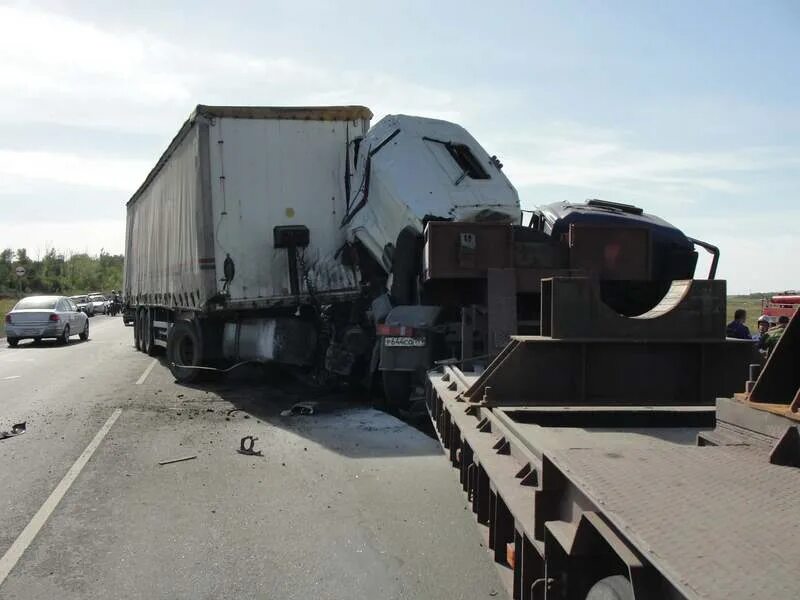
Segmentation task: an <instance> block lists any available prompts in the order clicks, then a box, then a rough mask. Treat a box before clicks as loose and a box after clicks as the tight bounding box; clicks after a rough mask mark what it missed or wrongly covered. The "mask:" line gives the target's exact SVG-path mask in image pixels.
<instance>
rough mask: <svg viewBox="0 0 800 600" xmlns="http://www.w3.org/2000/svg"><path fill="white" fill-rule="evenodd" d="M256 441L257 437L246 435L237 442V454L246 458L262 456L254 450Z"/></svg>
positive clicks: (259, 451)
mask: <svg viewBox="0 0 800 600" xmlns="http://www.w3.org/2000/svg"><path fill="white" fill-rule="evenodd" d="M256 441H258V438H257V437H253V436H252V435H246V436H244V437H243V438H242V439H241V441H240V442H239V448H238V449H237V450H236V451H237V452H238V453H239V454H245V455H247V456H264V455H263V454H262V453H261V450H255V449H254V447H255V445H256Z"/></svg>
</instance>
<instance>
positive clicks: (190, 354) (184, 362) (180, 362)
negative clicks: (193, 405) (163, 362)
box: [167, 321, 203, 383]
mask: <svg viewBox="0 0 800 600" xmlns="http://www.w3.org/2000/svg"><path fill="white" fill-rule="evenodd" d="M167 361H168V363H169V369H170V371H172V375H173V376H174V377H175V379H176V380H177V381H179V382H180V383H189V382H192V381H195V380H196V379H197V378H198V376H199V375H200V373H201V371H200V369H187V368H184V367H199V366H201V365H202V362H203V343H202V339H201V338H200V334H199V333H198V331H197V328H196V327H195V325H194V324H193V323H191V322H189V321H178V322H177V323H175V325H174V326H173V327H172V328H171V329H170V330H169V334H168V335H167Z"/></svg>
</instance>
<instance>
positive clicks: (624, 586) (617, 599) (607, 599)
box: [586, 575, 634, 600]
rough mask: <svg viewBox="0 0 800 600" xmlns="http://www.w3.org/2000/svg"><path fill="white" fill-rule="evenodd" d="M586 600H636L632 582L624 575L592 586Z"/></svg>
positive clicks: (605, 578)
mask: <svg viewBox="0 0 800 600" xmlns="http://www.w3.org/2000/svg"><path fill="white" fill-rule="evenodd" d="M586 600H634V598H633V591H632V590H631V582H630V581H628V578H627V577H625V576H624V575H612V576H611V577H604V578H603V579H601V580H600V581H598V582H597V583H595V584H594V585H593V586H592V588H591V589H590V590H589V593H588V594H586Z"/></svg>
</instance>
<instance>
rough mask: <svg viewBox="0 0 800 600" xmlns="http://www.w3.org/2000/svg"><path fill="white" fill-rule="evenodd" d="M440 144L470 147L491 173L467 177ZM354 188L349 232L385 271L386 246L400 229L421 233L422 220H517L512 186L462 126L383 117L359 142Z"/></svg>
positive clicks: (387, 266) (518, 211) (434, 120)
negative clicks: (433, 218)
mask: <svg viewBox="0 0 800 600" xmlns="http://www.w3.org/2000/svg"><path fill="white" fill-rule="evenodd" d="M441 142H452V143H455V144H464V145H466V146H468V147H469V149H470V151H471V152H472V154H473V155H474V157H475V159H476V160H477V161H478V163H479V164H480V165H481V167H482V168H483V169H484V170H485V171H486V173H487V174H488V175H489V178H488V179H472V178H470V177H468V176H464V172H463V169H461V168H460V167H459V165H458V163H457V162H456V161H455V160H454V159H453V158H452V156H450V154H449V153H448V152H447V150H446V148H445V146H444V144H442V143H441ZM367 180H368V181H367ZM351 190H352V195H351V198H350V202H349V215H351V219H350V221H349V223H348V224H347V231H348V235H349V237H350V238H351V239H358V240H359V241H361V242H362V243H363V244H364V245H365V246H366V248H367V249H368V250H369V251H370V253H371V254H372V255H373V257H375V258H376V260H378V261H379V262H381V263H382V264H383V266H384V268H385V269H386V270H387V272H388V271H389V270H390V269H391V263H390V261H389V258H388V256H387V255H386V254H385V252H384V250H385V249H386V247H387V245H390V244H391V245H392V246H394V244H395V243H396V242H397V236H398V234H399V233H400V231H402V230H403V228H405V227H411V228H412V229H414V230H415V231H417V232H418V233H420V234H421V233H422V226H423V225H422V224H423V220H424V219H426V218H427V217H436V218H442V219H453V220H458V221H470V220H489V219H492V220H496V219H500V220H506V221H508V222H513V223H519V222H520V215H521V212H520V206H519V196H518V195H517V191H516V189H514V186H513V185H512V184H511V182H510V181H509V180H508V178H507V177H506V176H505V174H504V173H503V172H502V171H501V170H500V169H499V168H498V167H497V165H496V164H495V163H494V162H493V161H492V160H491V159H490V156H489V154H488V153H487V152H486V150H484V149H483V147H481V145H480V144H479V143H478V142H477V140H475V138H473V137H472V136H471V135H470V134H469V132H468V131H467V130H465V129H464V128H463V127H461V126H459V125H456V124H455V123H449V122H447V121H440V120H437V119H426V118H423V117H410V116H406V115H390V116H387V117H385V118H383V119H381V120H380V121H379V122H378V123H377V124H375V125H374V126H373V127H372V128H371V129H370V130H369V132H368V133H367V135H366V137H365V138H364V140H363V141H362V142H361V144H360V148H359V156H358V159H357V161H356V169H355V173H354V177H353V184H352V186H351ZM362 204H363V206H362ZM359 206H361V208H358V207H359Z"/></svg>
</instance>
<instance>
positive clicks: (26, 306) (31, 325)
mask: <svg viewBox="0 0 800 600" xmlns="http://www.w3.org/2000/svg"><path fill="white" fill-rule="evenodd" d="M73 335H78V336H80V338H81V339H82V340H88V339H89V317H88V315H86V314H85V313H83V312H81V311H79V310H78V306H77V305H76V304H75V302H73V301H72V299H71V298H67V297H66V296H29V297H27V298H23V299H22V300H20V301H19V302H17V304H16V305H15V306H14V308H13V309H11V312H10V313H8V314H7V315H6V341H8V345H9V346H11V347H12V348H13V347H14V346H16V345H17V344H18V343H19V341H20V340H22V339H26V338H32V339H33V340H35V341H39V340H41V339H42V338H56V339H58V340H59V341H60V342H61V343H62V344H68V343H69V338H70V337H71V336H73Z"/></svg>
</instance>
